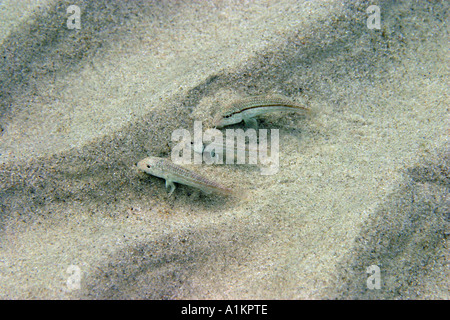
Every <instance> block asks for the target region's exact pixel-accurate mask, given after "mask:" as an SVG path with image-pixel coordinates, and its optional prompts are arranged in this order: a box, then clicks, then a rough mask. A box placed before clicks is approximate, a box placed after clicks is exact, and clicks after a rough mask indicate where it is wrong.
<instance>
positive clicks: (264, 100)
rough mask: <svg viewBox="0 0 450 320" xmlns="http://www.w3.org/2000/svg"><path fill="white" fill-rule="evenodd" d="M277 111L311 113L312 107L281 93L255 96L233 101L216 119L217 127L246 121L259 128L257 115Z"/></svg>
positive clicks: (249, 124)
mask: <svg viewBox="0 0 450 320" xmlns="http://www.w3.org/2000/svg"><path fill="white" fill-rule="evenodd" d="M275 111H290V112H292V111H295V112H303V113H305V112H306V113H310V112H311V109H310V108H308V107H305V106H302V105H300V104H297V103H295V102H293V101H291V100H289V98H287V97H285V96H282V95H279V94H274V95H269V96H253V97H248V98H244V99H241V100H238V101H236V102H234V103H232V104H231V106H230V107H229V109H228V110H227V111H226V112H225V113H224V114H223V115H222V116H221V117H220V119H218V120H217V121H216V127H218V128H222V127H225V126H229V125H232V124H235V123H239V122H241V121H244V122H245V124H246V125H247V126H251V127H255V128H257V126H258V123H257V121H256V119H255V117H257V116H260V115H262V114H266V113H269V112H275Z"/></svg>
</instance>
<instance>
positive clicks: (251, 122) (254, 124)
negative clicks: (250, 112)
mask: <svg viewBox="0 0 450 320" xmlns="http://www.w3.org/2000/svg"><path fill="white" fill-rule="evenodd" d="M244 123H245V125H246V126H247V127H250V128H253V129H255V130H258V120H256V119H255V118H247V119H244Z"/></svg>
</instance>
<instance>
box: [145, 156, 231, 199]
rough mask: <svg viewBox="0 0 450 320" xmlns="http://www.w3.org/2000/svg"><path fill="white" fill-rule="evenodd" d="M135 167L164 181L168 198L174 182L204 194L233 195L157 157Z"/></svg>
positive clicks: (217, 184)
mask: <svg viewBox="0 0 450 320" xmlns="http://www.w3.org/2000/svg"><path fill="white" fill-rule="evenodd" d="M137 167H138V169H139V170H141V171H144V172H146V173H148V174H151V175H153V176H156V177H159V178H163V179H165V180H166V189H167V191H168V192H169V196H170V195H171V194H172V193H173V192H174V191H175V184H174V182H176V183H181V184H185V185H188V186H191V187H194V188H198V189H200V190H202V191H203V192H205V193H206V194H210V193H213V192H214V193H219V194H222V195H235V193H234V192H233V190H231V189H229V188H226V187H224V186H222V185H220V184H219V183H217V182H214V181H211V180H209V179H206V178H205V177H202V176H201V175H199V174H197V173H195V172H193V171H190V170H187V169H186V168H183V167H181V166H179V165H177V164H174V163H173V162H172V161H170V160H168V159H164V158H159V157H149V158H145V159H143V160H141V161H139V162H138V163H137Z"/></svg>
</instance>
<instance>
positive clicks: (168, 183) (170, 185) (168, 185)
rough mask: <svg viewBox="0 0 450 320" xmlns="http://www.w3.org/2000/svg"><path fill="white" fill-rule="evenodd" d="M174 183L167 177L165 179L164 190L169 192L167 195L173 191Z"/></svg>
mask: <svg viewBox="0 0 450 320" xmlns="http://www.w3.org/2000/svg"><path fill="white" fill-rule="evenodd" d="M175 188H176V187H175V183H173V181H172V180H169V179H167V180H166V190H167V192H168V193H169V196H171V195H172V193H173V192H174V191H175Z"/></svg>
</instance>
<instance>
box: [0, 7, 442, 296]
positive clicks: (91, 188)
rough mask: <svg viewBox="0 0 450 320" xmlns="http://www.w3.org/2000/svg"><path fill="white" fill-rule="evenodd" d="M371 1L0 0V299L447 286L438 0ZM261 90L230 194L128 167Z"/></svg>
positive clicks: (423, 290)
mask: <svg viewBox="0 0 450 320" xmlns="http://www.w3.org/2000/svg"><path fill="white" fill-rule="evenodd" d="M377 3H378V4H377V5H378V7H379V8H380V14H381V23H380V29H369V28H368V27H367V19H368V17H369V14H368V13H367V12H366V9H367V8H368V7H369V5H371V4H373V3H371V2H369V1H331V0H328V1H320V2H319V1H317V2H316V1H292V0H286V1H274V2H272V1H252V2H249V3H247V2H241V1H208V2H204V1H113V0H100V1H84V2H82V3H81V4H80V5H79V8H80V17H81V29H68V28H67V24H66V22H67V19H68V17H69V16H70V14H68V13H67V12H66V10H67V7H68V6H69V5H71V4H72V3H71V2H70V1H25V0H23V1H12V0H11V1H3V2H1V3H0V34H1V35H2V36H1V38H0V52H1V55H0V57H1V58H2V59H0V81H1V87H0V131H1V136H0V168H1V171H0V185H1V189H0V273H1V276H0V288H1V291H0V298H2V299H449V291H448V287H449V279H450V277H449V269H448V259H449V250H448V249H449V248H448V245H449V244H448V234H449V222H450V217H449V212H450V210H449V209H450V208H449V199H448V193H449V176H450V174H449V151H448V150H449V149H448V134H449V123H448V120H449V118H448V115H449V113H448V111H449V110H448V108H449V97H448V96H449V86H448V80H449V70H448V66H449V65H450V64H449V59H448V58H449V57H448V49H449V48H448V26H447V24H446V19H447V20H448V2H447V3H446V2H445V1H436V2H425V1H401V2H397V1H378V2H377ZM268 93H277V94H283V95H285V96H288V97H290V98H291V99H293V100H295V101H297V102H301V103H304V104H306V105H308V106H309V107H310V108H312V109H313V110H314V113H313V115H312V116H310V117H303V116H301V115H298V114H295V113H282V114H275V113H274V114H269V115H266V116H263V117H261V118H260V119H259V125H260V127H261V128H267V129H278V130H279V134H280V166H279V171H278V173H277V174H275V175H266V176H263V175H261V174H260V168H259V167H258V166H254V165H215V166H207V165H202V166H197V167H195V169H196V171H197V172H200V173H201V174H204V175H205V176H208V177H210V178H211V179H215V180H217V181H220V182H221V183H222V184H224V185H227V186H229V187H231V188H240V189H243V190H245V191H246V193H247V197H246V198H245V199H242V200H236V199H230V198H226V197H220V196H215V195H205V194H202V193H201V192H199V191H197V190H195V189H192V188H190V187H186V186H181V185H180V186H178V187H177V189H176V191H175V192H174V194H173V195H172V196H170V197H169V196H168V195H167V192H166V190H165V188H164V181H163V180H162V179H158V178H155V177H150V176H146V175H144V174H142V173H139V172H137V170H136V168H135V163H136V162H137V161H139V160H141V159H142V158H145V157H147V156H149V155H154V156H161V157H168V156H169V155H170V151H171V147H172V146H173V142H172V141H171V133H172V132H173V131H174V130H175V129H178V128H185V129H188V130H192V127H193V123H194V121H202V122H203V124H204V126H205V127H207V126H210V125H211V124H212V121H213V119H214V118H215V117H216V116H217V114H220V113H221V112H222V111H223V109H224V108H225V107H226V106H227V105H228V104H229V103H230V102H231V101H233V100H234V99H237V98H240V97H246V96H249V95H256V94H268ZM241 127H242V126H241ZM371 266H377V267H378V269H377V270H379V271H380V272H381V274H380V277H379V278H377V279H379V281H380V289H374V288H370V285H368V282H367V279H368V277H369V276H370V274H369V273H367V269H368V268H370V267H371ZM74 279H75V280H76V281H75V280H74ZM74 281H75V282H74ZM77 283H79V284H80V285H79V286H77V285H76V284H77Z"/></svg>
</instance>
